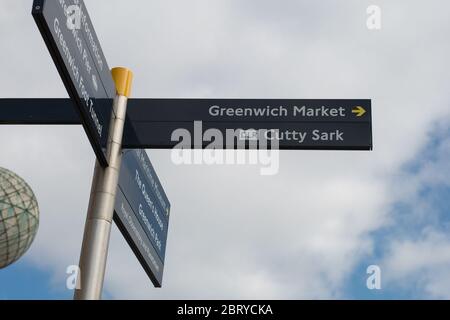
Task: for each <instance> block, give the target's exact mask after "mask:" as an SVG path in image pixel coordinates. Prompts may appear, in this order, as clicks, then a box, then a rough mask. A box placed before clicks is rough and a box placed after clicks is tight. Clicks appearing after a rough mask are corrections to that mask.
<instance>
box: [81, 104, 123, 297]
mask: <svg viewBox="0 0 450 320" xmlns="http://www.w3.org/2000/svg"><path fill="white" fill-rule="evenodd" d="M127 101H128V98H127V97H126V96H123V95H117V96H116V98H115V99H114V104H113V109H114V112H113V115H112V121H111V126H110V131H109V137H108V146H107V158H108V163H109V167H107V168H102V167H101V166H100V165H99V163H98V162H97V163H96V164H95V169H94V177H93V180H92V187H91V195H90V199H89V207H88V213H87V219H86V224H85V229H84V237H83V244H82V248H81V256H80V264H79V266H80V272H79V274H78V276H79V277H80V281H79V283H80V285H81V287H80V289H76V290H75V295H74V299H75V300H99V299H101V297H102V289H103V281H104V278H105V269H106V259H107V256H108V246H109V238H110V234H111V225H112V222H113V215H114V203H115V199H116V191H117V184H118V181H119V172H120V165H121V162H122V136H123V129H124V125H125V116H126V110H127Z"/></svg>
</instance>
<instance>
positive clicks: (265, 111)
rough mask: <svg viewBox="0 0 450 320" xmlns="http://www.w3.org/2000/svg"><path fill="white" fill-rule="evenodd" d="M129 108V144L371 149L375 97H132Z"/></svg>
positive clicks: (150, 146) (149, 146) (139, 145)
mask: <svg viewBox="0 0 450 320" xmlns="http://www.w3.org/2000/svg"><path fill="white" fill-rule="evenodd" d="M129 108H130V112H129V113H128V116H129V119H130V121H129V123H128V124H127V125H126V127H132V130H131V129H130V130H125V134H124V146H126V147H127V148H186V149H189V148H205V147H208V148H214V147H215V148H218V149H220V147H221V145H222V146H224V147H225V148H227V149H236V148H239V147H241V146H243V145H246V144H249V143H248V142H249V141H252V140H254V141H265V142H272V141H275V140H276V142H277V144H278V145H279V148H280V149H291V150H372V108H371V100H365V99H347V100H345V99H342V100H339V99H338V100H323V99H317V100H312V99H311V100H302V99H132V100H130V101H129ZM126 129H127V128H126ZM129 132H130V134H129ZM224 140H225V141H224ZM266 146H267V145H266ZM263 147H264V146H263Z"/></svg>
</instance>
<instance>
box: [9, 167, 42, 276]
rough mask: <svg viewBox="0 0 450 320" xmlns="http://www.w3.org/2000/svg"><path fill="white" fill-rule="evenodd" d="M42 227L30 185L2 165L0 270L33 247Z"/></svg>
mask: <svg viewBox="0 0 450 320" xmlns="http://www.w3.org/2000/svg"><path fill="white" fill-rule="evenodd" d="M38 226H39V208H38V203H37V200H36V197H35V196H34V194H33V191H32V190H31V188H30V187H29V186H28V184H27V183H26V182H25V181H24V180H23V179H22V178H20V177H19V176H17V175H16V174H14V173H13V172H11V171H9V170H6V169H3V168H1V167H0V269H2V268H5V267H7V266H9V265H10V264H12V263H13V262H15V261H17V260H18V259H19V258H20V257H22V256H23V255H24V253H25V252H26V251H27V250H28V248H29V247H30V246H31V243H32V242H33V240H34V237H35V235H36V232H37V229H38Z"/></svg>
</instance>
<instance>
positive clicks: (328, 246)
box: [0, 0, 450, 299]
mask: <svg viewBox="0 0 450 320" xmlns="http://www.w3.org/2000/svg"><path fill="white" fill-rule="evenodd" d="M0 3H1V4H2V6H1V7H2V10H1V11H0V39H1V42H0V43H1V44H0V45H1V50H0V70H1V76H0V98H7V97H9V98H14V97H30V98H31V97H41V98H51V97H55V98H56V97H59V98H60V97H67V93H66V90H65V88H64V87H63V84H62V82H61V80H60V78H59V75H58V73H57V71H56V68H55V67H54V64H53V62H52V60H51V58H50V55H49V53H48V51H47V49H46V47H45V45H44V42H43V40H42V38H41V36H40V34H39V31H38V30H37V27H36V25H35V23H34V21H33V18H32V17H31V14H30V12H31V5H32V1H31V0H15V1H11V0H0ZM85 3H86V5H87V7H88V9H89V13H90V15H91V18H92V20H93V22H94V26H95V28H96V31H97V34H98V36H99V39H100V42H101V43H102V46H103V50H104V51H105V54H106V56H107V58H108V63H109V65H110V67H113V66H127V67H129V68H130V69H132V70H133V71H134V73H135V82H134V87H133V89H134V90H133V96H134V97H142V98H150V97H197V98H203V97H204V98H206V97H207V98H219V97H220V98H305V99H306V98H349V99H351V98H370V99H372V105H373V121H374V151H372V152H345V151H341V152H329V151H326V152H325V151H322V152H320V151H285V152H282V153H281V159H280V171H279V174H277V175H275V176H261V175H260V174H259V169H260V168H259V167H257V166H251V165H248V166H219V165H216V166H207V165H192V166H187V165H185V166H176V165H174V164H172V162H171V157H170V151H161V150H148V154H149V156H150V158H151V161H152V162H153V165H154V167H155V169H156V171H157V173H158V175H159V177H160V180H161V182H162V184H163V186H164V188H165V190H166V193H167V195H168V197H169V199H170V201H171V204H172V210H171V221H170V229H169V238H168V246H167V251H166V252H167V253H166V267H165V274H164V283H163V288H162V289H155V288H153V287H152V285H151V282H150V281H149V280H148V278H147V276H146V275H145V273H144V271H143V270H142V268H141V266H140V265H139V263H138V262H137V260H136V258H135V257H134V255H133V253H132V251H131V250H130V249H129V247H128V246H127V244H126V242H125V241H124V239H123V237H122V236H121V234H120V233H119V231H118V230H117V228H116V227H114V228H113V232H112V237H111V246H110V251H109V257H108V266H107V274H106V280H105V290H104V297H105V298H111V299H120V298H125V299H128V298H137V299H165V298H192V299H196V298H204V299H206V298H208V299H216V298H236V299H239V298H242V299H263V298H273V299H299V298H307V299H325V298H336V299H348V298H359V299H379V298H388V299H392V298H406V299H409V298H421V299H430V298H438V299H449V298H450V232H449V231H450V216H449V214H450V200H449V199H450V162H449V161H448V159H449V157H450V94H449V93H448V88H449V87H450V77H449V75H448V72H447V71H448V70H449V69H450V62H449V59H448V57H449V56H450V42H449V41H448V35H449V34H450V20H449V19H448V12H449V11H450V3H449V2H448V1H445V0H430V1H419V0H413V1H411V0H408V1H407V0H397V1H387V0H370V1H366V0H323V1H301V0H283V1H274V0H247V1H242V0H214V1H211V0H191V1H184V0H171V1H162V0H154V1H144V0H130V1H118V0H95V1H94V0H85ZM372 4H376V5H378V6H380V8H381V10H382V28H381V30H369V29H368V28H367V26H366V20H367V13H366V9H367V7H368V6H369V5H372ZM0 111H1V106H0ZM0 146H1V151H0V166H1V167H5V168H8V169H10V170H12V171H14V172H16V173H17V174H19V175H20V176H22V177H23V178H24V179H25V180H26V181H28V182H29V184H30V185H31V187H32V188H33V190H34V191H35V194H36V196H37V198H38V201H39V205H40V212H41V222H40V228H39V232H38V235H37V238H36V240H35V242H34V244H33V246H32V248H31V249H30V250H29V251H28V253H27V254H26V255H25V257H24V258H23V259H22V260H21V261H20V262H18V263H16V264H15V265H13V266H11V267H9V268H7V269H5V270H0V299H12V298H26V299H28V298H32V299H35V298H43V299H47V298H57V299H70V298H71V297H72V294H73V293H72V292H71V291H69V290H68V289H66V285H65V284H66V278H67V275H66V274H65V272H66V268H67V266H69V265H74V264H77V263H78V258H79V252H80V247H81V239H82V234H83V225H84V219H85V216H86V209H87V204H88V197H89V191H90V183H91V178H92V172H93V167H94V162H95V157H94V153H93V152H92V149H91V147H90V145H89V143H88V140H87V138H86V135H85V133H84V131H83V129H82V128H81V127H78V126H74V127H63V126H61V127H42V126H41V127H11V126H0ZM370 265H378V266H379V267H380V268H381V275H382V289H381V290H368V288H367V286H366V279H367V277H368V275H367V274H366V269H367V267H368V266H370Z"/></svg>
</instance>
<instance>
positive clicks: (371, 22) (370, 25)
mask: <svg viewBox="0 0 450 320" xmlns="http://www.w3.org/2000/svg"><path fill="white" fill-rule="evenodd" d="M366 12H367V21H366V25H367V29H369V30H381V8H380V7H379V6H377V5H370V6H369V7H367V10H366Z"/></svg>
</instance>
